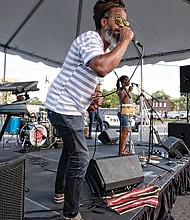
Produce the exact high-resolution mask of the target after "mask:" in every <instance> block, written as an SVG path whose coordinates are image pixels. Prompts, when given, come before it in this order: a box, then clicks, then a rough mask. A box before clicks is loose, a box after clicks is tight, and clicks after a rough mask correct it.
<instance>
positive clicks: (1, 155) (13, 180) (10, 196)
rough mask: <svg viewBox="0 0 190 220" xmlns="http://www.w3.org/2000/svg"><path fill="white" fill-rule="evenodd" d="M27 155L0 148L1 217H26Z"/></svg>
mask: <svg viewBox="0 0 190 220" xmlns="http://www.w3.org/2000/svg"><path fill="white" fill-rule="evenodd" d="M24 189H25V157H24V156H23V155H21V154H19V153H15V152H11V151H8V150H0V219H11V220H14V219H15V220H17V219H24Z"/></svg>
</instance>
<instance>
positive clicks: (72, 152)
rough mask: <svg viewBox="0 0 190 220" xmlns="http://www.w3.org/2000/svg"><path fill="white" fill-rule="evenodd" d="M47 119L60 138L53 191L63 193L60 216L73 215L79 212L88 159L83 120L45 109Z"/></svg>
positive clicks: (79, 117)
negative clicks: (60, 144) (59, 152)
mask: <svg viewBox="0 0 190 220" xmlns="http://www.w3.org/2000/svg"><path fill="white" fill-rule="evenodd" d="M48 118H49V120H50V122H51V124H52V125H53V126H54V127H55V128H56V129H57V131H58V133H59V135H60V136H61V137H62V139H63V149H62V154H61V156H60V159H59V164H58V168H57V176H56V181H55V193H58V194H59V193H63V192H64V194H65V201H64V207H63V215H64V216H65V217H70V218H73V217H75V216H76V214H77V213H78V212H79V206H80V195H81V191H82V186H83V182H84V179H85V174H86V169H87V167H88V162H89V153H88V148H87V144H86V138H85V136H84V119H83V117H82V116H72V115H61V114H58V113H56V112H53V111H50V110H48ZM64 179H65V184H64Z"/></svg>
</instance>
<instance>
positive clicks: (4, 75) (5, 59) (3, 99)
mask: <svg viewBox="0 0 190 220" xmlns="http://www.w3.org/2000/svg"><path fill="white" fill-rule="evenodd" d="M6 66H7V48H6V47H5V48H4V72H3V82H5V79H6ZM4 103H5V93H4V92H2V104H3V105H4Z"/></svg>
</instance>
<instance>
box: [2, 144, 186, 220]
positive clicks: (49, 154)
mask: <svg viewBox="0 0 190 220" xmlns="http://www.w3.org/2000/svg"><path fill="white" fill-rule="evenodd" d="M87 143H88V148H89V153H90V159H92V155H94V150H95V149H96V152H95V157H94V158H107V157H113V156H117V153H118V142H117V143H115V144H107V145H105V144H102V143H101V142H100V141H99V140H97V142H96V143H95V141H94V140H87ZM95 145H96V147H95ZM154 148H155V149H157V150H160V151H162V150H163V148H162V146H158V145H157V146H155V147H154ZM19 149H20V147H19V146H17V147H15V145H14V143H11V144H9V145H8V146H3V148H2V146H1V150H3V151H15V152H17V151H19ZM61 150H62V148H61V145H59V147H58V148H51V149H48V150H40V151H39V150H37V149H36V150H33V151H29V150H28V152H27V151H26V152H25V153H18V154H19V155H21V156H22V157H23V156H24V158H25V159H24V160H25V183H24V184H25V185H24V187H25V189H24V198H25V199H24V218H25V219H38V220H39V219H57V220H59V219H62V206H63V204H55V203H54V202H53V195H54V180H55V175H56V169H57V164H58V160H59V156H60V153H61ZM135 151H136V154H137V155H138V156H139V157H140V156H141V154H142V151H144V152H145V154H147V152H148V146H147V145H139V144H135ZM123 157H126V161H127V156H123ZM124 160H125V159H124ZM151 161H152V162H153V163H155V161H153V160H151ZM158 161H159V164H156V165H159V166H160V167H161V168H159V167H156V166H154V165H151V164H147V165H146V166H144V167H142V171H143V175H144V181H143V183H141V184H140V185H138V187H137V188H140V187H143V186H147V185H148V184H149V183H150V182H151V181H153V180H155V181H154V183H153V184H152V185H154V184H155V185H157V186H159V187H160V188H161V190H160V191H159V196H158V201H159V202H158V206H157V207H156V208H151V207H142V208H138V209H135V210H132V211H128V212H127V213H125V214H123V215H119V214H117V213H116V212H114V211H113V210H112V211H111V210H110V209H109V208H107V206H106V205H105V203H103V202H102V199H101V198H100V197H99V196H97V195H94V194H93V193H92V192H91V190H90V188H89V185H88V184H87V182H86V181H85V182H84V187H83V192H82V198H81V214H82V216H83V217H84V219H85V220H91V219H93V220H100V219H104V220H116V219H117V220H118V219H121V220H124V219H125V220H126V219H127V220H148V219H151V220H156V219H158V220H162V219H168V220H169V219H173V218H172V217H171V211H172V207H173V204H174V203H175V201H176V197H177V195H180V194H185V193H186V191H189V190H190V161H189V158H184V157H183V158H181V159H180V160H179V159H178V160H173V162H172V163H168V159H163V158H162V159H159V160H158ZM139 163H140V162H139ZM116 169H117V167H116ZM126 172H127V170H126ZM113 175H114V172H113ZM11 220H12V219H11Z"/></svg>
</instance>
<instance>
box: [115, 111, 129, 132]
mask: <svg viewBox="0 0 190 220" xmlns="http://www.w3.org/2000/svg"><path fill="white" fill-rule="evenodd" d="M117 116H118V118H119V120H121V127H122V128H128V127H129V120H130V118H129V116H128V115H122V114H121V113H120V112H118V113H117Z"/></svg>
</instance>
